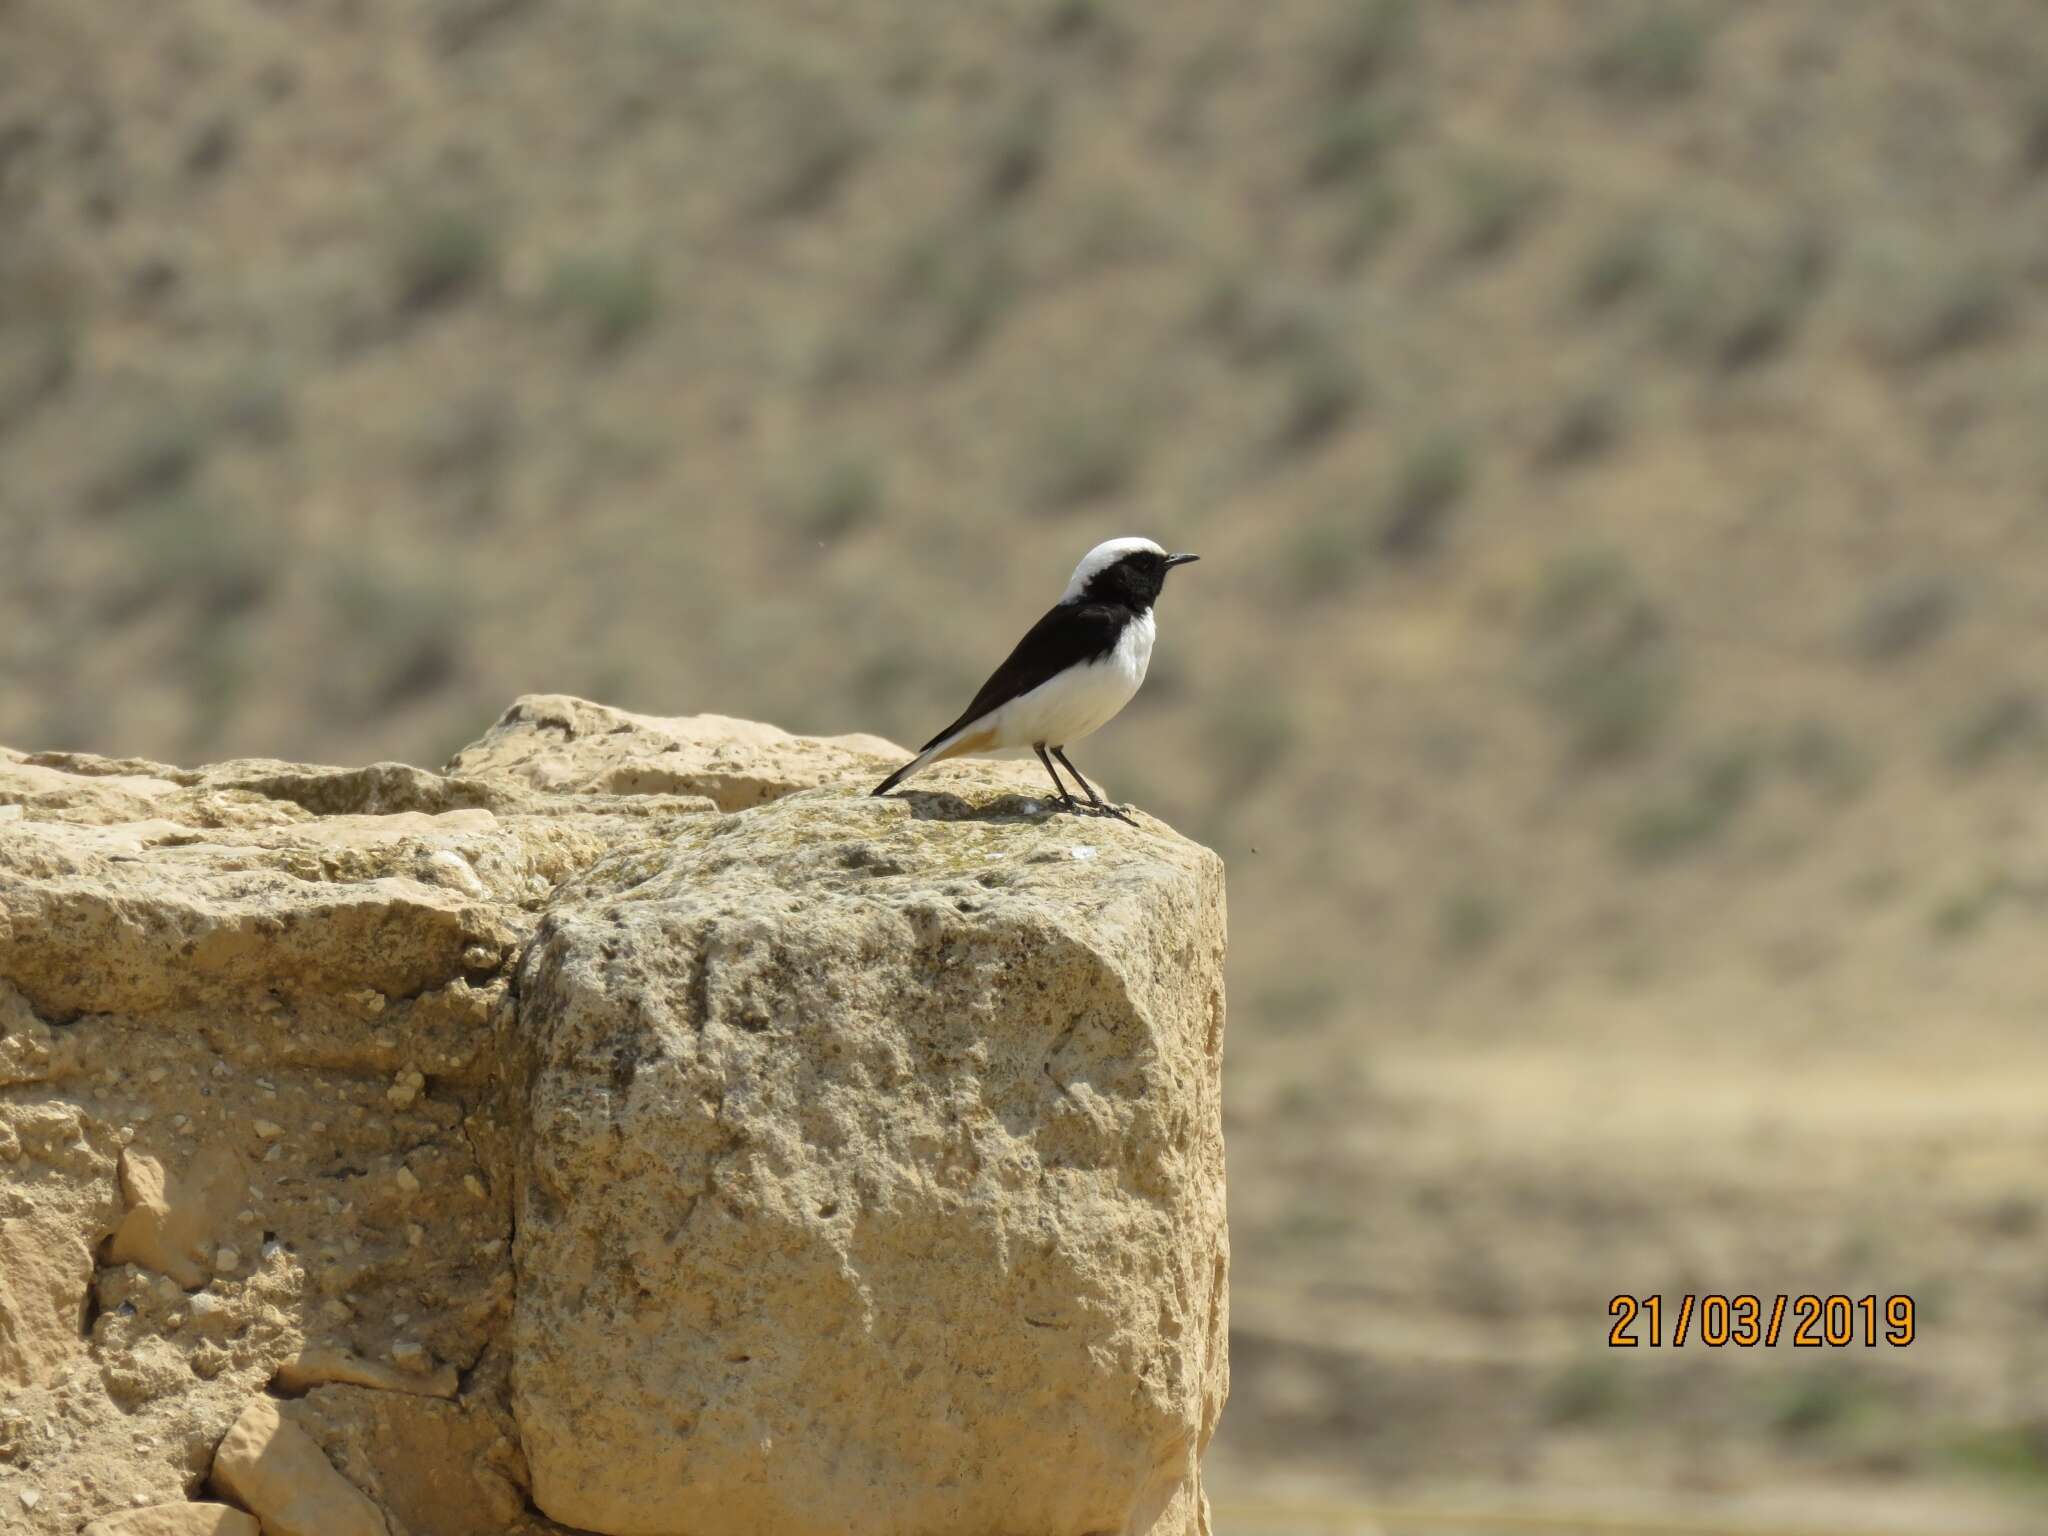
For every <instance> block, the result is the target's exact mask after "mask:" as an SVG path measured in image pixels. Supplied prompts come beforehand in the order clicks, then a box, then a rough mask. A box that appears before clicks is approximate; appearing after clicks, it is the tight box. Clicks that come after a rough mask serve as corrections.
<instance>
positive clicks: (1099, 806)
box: [1045, 747, 1137, 826]
mask: <svg viewBox="0 0 2048 1536" xmlns="http://www.w3.org/2000/svg"><path fill="white" fill-rule="evenodd" d="M1052 755H1053V756H1054V757H1056V758H1058V759H1059V760H1060V761H1061V762H1063V763H1065V764H1066V765H1067V772H1069V773H1071V774H1072V775H1073V776H1074V777H1075V778H1076V779H1078V780H1080V784H1081V788H1082V789H1084V790H1086V791H1087V793H1088V803H1089V804H1090V805H1092V806H1094V807H1095V809H1096V810H1098V811H1100V812H1102V813H1103V815H1105V816H1114V817H1115V818H1116V819H1117V820H1118V821H1131V818H1130V817H1128V816H1126V815H1125V814H1124V813H1123V812H1122V811H1120V810H1118V809H1117V808H1116V807H1115V806H1113V805H1111V804H1110V803H1109V802H1108V801H1107V800H1104V799H1103V798H1102V797H1101V796H1100V795H1098V794H1096V793H1095V786H1094V785H1093V784H1090V783H1089V782H1088V781H1087V780H1086V779H1085V778H1082V776H1081V770H1080V769H1078V768H1076V767H1075V766H1074V761H1073V759H1072V758H1070V757H1068V756H1067V749H1066V748H1065V747H1054V748H1053V749H1052ZM1045 766H1046V767H1048V768H1050V767H1051V766H1052V764H1051V763H1047V764H1046V765H1045ZM1131 825H1132V826H1136V825H1137V823H1136V822H1135V821H1131Z"/></svg>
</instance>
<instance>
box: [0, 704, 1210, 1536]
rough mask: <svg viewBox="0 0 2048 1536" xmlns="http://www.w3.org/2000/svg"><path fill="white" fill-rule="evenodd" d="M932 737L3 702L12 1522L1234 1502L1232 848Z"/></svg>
mask: <svg viewBox="0 0 2048 1536" xmlns="http://www.w3.org/2000/svg"><path fill="white" fill-rule="evenodd" d="M903 755H904V754H902V753H901V752H899V750H898V749H897V748H895V747H893V746H891V745H890V744H889V743H887V742H884V741H880V740H878V739H876V738H872V737H841V738H835V739H830V740H821V739H815V738H804V737H795V736H790V735H788V734H786V733H784V732H781V731H777V730H775V729H773V728H772V727H768V726H762V725H756V724H753V723H751V722H745V721H735V720H725V719H721V718H718V717H715V716H696V717H690V718H683V719H654V718H649V717H644V716H636V715H630V714H626V713H624V712H622V711H618V710H613V709H607V708H604V707H602V706H599V705H594V704H589V703H586V702H584V701H581V700H577V699H568V698H526V699H522V700H520V701H519V702H518V703H517V704H515V705H514V706H513V707H512V709H511V710H509V711H508V712H507V713H506V715H505V716H504V718H503V719H501V720H500V721H499V722H498V724H497V725H496V726H494V727H493V728H492V730H491V731H490V732H489V733H488V734H487V735H486V736H485V737H484V738H483V739H482V740H481V741H479V742H477V743H476V744H475V745H473V746H471V747H468V748H466V749H464V750H463V751H462V752H461V753H459V754H458V755H457V756H456V757H455V758H454V760H453V761H451V762H450V764H449V765H448V767H447V770H446V771H445V772H444V773H440V774H435V773H428V772H424V771H422V770H420V769H416V768H410V767H405V766H402V765H397V764H378V765H376V766H373V767H369V768H359V769H335V768H318V767H307V766H302V765H297V764H289V763H279V762H261V761H240V762H229V763H220V764H216V765H213V766H211V767H206V768H200V769H179V768H171V767H166V766H164V765H162V764H157V763H148V762H140V761H132V760H114V759H106V758H96V757H85V756H80V755H75V754H68V753H41V754H34V755H24V754H22V753H18V752H6V751H0V1529H5V1530H10V1531H12V1530H19V1531H24V1532H49V1533H63V1536H71V1533H74V1532H77V1531H79V1530H80V1529H81V1528H83V1529H85V1530H86V1531H88V1532H92V1533H95V1536H111V1533H117V1532H118V1533H127V1536H148V1533H159V1536H181V1533H198V1532H211V1533H215V1536H247V1533H252V1532H254V1531H255V1530H256V1529H258V1527H259V1525H260V1529H261V1530H262V1531H263V1532H265V1533H270V1536H280V1533H289V1536H327V1533H351V1536H377V1533H383V1536H407V1533H410V1536H471V1533H475V1536H485V1533H489V1536H499V1533H508V1536H509V1533H525V1532H541V1531H555V1530H560V1529H562V1528H564V1527H570V1528H580V1529H586V1530H591V1531H600V1532H611V1533H618V1536H727V1533H730V1536H739V1533H759V1536H774V1533H783V1532H789V1533H797V1532H801V1533H807V1536H808V1533H817V1536H824V1533H828V1532H829V1533H835V1536H911V1533H932V1536H939V1533H945V1536H956V1533H961V1532H974V1531H987V1532H995V1531H1002V1532H1015V1533H1019V1536H1038V1533H1043V1536H1059V1533H1072V1536H1094V1533H1111V1532H1118V1533H1122V1532H1128V1533H1139V1532H1156V1533H1159V1536H1169V1533H1170V1536H1180V1533H1194V1532H1205V1531H1206V1530H1207V1524H1208V1522H1207V1516H1206V1509H1205V1506H1204V1503H1203V1499H1202V1494H1201V1484H1200V1458H1201V1454H1202V1450H1203V1448H1204V1447H1205V1446H1206V1444H1207V1442H1208V1439H1209V1436H1210V1434H1211V1433H1212V1432H1213V1430H1214V1429H1215V1425H1216V1419H1217V1415H1218V1413H1219V1411H1220V1409H1221V1406H1222V1402H1223V1398H1224V1393H1225V1390H1226V1384H1227V1371H1228V1368H1227V1364H1226V1360H1225V1338H1226V1333H1227V1324H1228V1316H1227V1314H1228V1292H1227V1278H1226V1274H1227V1262H1228V1241H1227V1236H1226V1233H1225V1228H1224V1185H1223V1144H1222V1125H1221V1111H1220V1082H1219V1078H1220V1068H1221V1060H1222V1046H1223V988H1222V964H1223V876H1222V867H1221V864H1220V862H1219V861H1218V860H1217V858H1216V857H1215V856H1214V855H1213V854H1211V853H1209V852H1208V851H1207V850H1205V849H1202V848H1199V847H1197V846H1195V845H1193V844H1191V843H1188V842H1186V841H1184V840H1183V839H1181V838H1179V837H1177V836H1175V835H1174V834H1173V833H1172V832H1171V831H1170V830H1168V829H1167V828H1165V827H1164V826H1162V825H1160V824H1159V823H1157V822H1155V821H1152V820H1150V819H1148V818H1145V817H1142V816H1140V817H1139V818H1138V824H1137V825H1136V826H1127V825H1124V824H1123V823H1120V822H1117V821H1111V820H1097V819H1091V818H1082V817H1076V816H1072V815H1066V814H1056V813H1054V812H1052V810H1051V809H1050V808H1049V807H1048V806H1047V805H1046V804H1045V803H1044V801H1043V799H1042V798H1041V795H1042V791H1040V789H1039V788H1038V786H1037V785H1036V783H1035V781H1034V779H1033V778H1032V776H1031V773H1030V771H1029V770H1027V769H1026V768H1024V767H1023V765H980V766H962V767H954V766H951V765H949V766H948V767H946V768H943V769H940V770H936V771H934V772H933V773H931V774H930V775H928V776H926V777H924V778H921V779H919V780H917V781H915V782H914V783H913V784H912V785H911V786H909V787H908V788H907V790H906V792H904V793H903V794H901V795H898V796H896V797H892V798H889V799H883V800H876V799H873V798H870V797H869V796H868V794H867V790H868V787H869V786H870V785H871V784H872V783H873V782H874V781H875V780H876V779H878V778H879V777H880V776H881V775H882V774H883V773H884V772H886V771H887V770H888V768H890V767H891V766H893V765H894V764H895V763H896V762H898V761H900V760H901V758H902V756H903Z"/></svg>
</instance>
